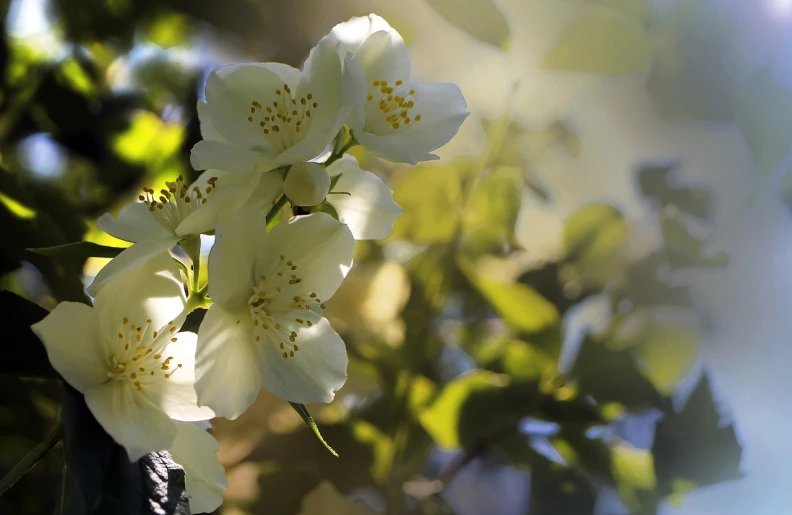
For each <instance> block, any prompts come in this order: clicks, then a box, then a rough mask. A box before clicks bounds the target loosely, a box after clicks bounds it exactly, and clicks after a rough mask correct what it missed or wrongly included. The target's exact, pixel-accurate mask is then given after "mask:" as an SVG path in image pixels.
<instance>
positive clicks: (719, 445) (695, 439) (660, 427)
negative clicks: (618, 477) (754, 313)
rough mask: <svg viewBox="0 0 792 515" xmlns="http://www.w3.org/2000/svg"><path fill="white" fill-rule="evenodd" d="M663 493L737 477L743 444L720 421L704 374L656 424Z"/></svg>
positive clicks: (656, 456) (657, 462) (731, 428)
mask: <svg viewBox="0 0 792 515" xmlns="http://www.w3.org/2000/svg"><path fill="white" fill-rule="evenodd" d="M652 454H653V455H654V469H655V474H656V476H657V485H658V489H659V491H660V493H661V494H662V495H667V494H670V493H672V492H674V493H676V492H679V491H680V490H682V489H683V487H684V489H687V490H690V489H692V488H693V487H694V486H695V488H701V487H704V486H709V485H714V484H718V483H721V482H724V481H732V480H735V479H740V478H742V477H743V474H742V473H741V472H740V459H741V457H742V448H741V447H740V443H739V441H738V440H737V435H736V433H735V431H734V426H733V425H723V424H722V423H721V416H720V414H719V413H718V409H717V407H716V405H715V402H714V400H713V397H712V390H711V388H710V383H709V379H708V377H707V375H706V374H705V375H703V376H702V378H701V380H700V381H699V383H698V385H697V386H696V388H695V389H694V390H693V392H692V393H691V394H690V397H689V398H688V400H687V403H685V407H684V408H683V409H682V410H681V411H680V412H678V413H669V414H667V415H665V417H663V419H662V420H661V421H660V422H659V423H658V424H657V428H656V430H655V440H654V444H653V446H652Z"/></svg>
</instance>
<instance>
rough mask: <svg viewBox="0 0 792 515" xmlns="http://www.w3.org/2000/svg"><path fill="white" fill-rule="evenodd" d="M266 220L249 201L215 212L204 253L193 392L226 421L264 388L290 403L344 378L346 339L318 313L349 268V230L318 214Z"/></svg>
mask: <svg viewBox="0 0 792 515" xmlns="http://www.w3.org/2000/svg"><path fill="white" fill-rule="evenodd" d="M266 226H267V224H266V220H265V217H264V215H263V214H262V213H261V212H260V211H259V210H257V209H255V208H246V209H242V210H240V211H238V212H233V213H232V212H226V213H222V214H221V215H220V216H219V217H218V222H217V227H216V231H215V234H216V240H215V244H214V247H213V248H212V251H211V252H210V254H209V276H210V277H211V280H210V282H209V296H210V297H211V298H212V301H213V302H214V304H213V305H212V307H211V308H210V309H209V312H208V313H207V314H206V317H205V318H204V320H203V323H202V324H201V328H200V330H199V332H198V351H197V355H196V375H197V381H196V390H197V392H198V401H199V403H200V404H201V405H206V406H210V407H212V409H214V410H215V411H216V413H217V414H218V416H223V417H226V418H230V419H233V418H236V417H238V416H239V415H241V414H242V413H243V412H244V411H245V410H246V409H247V408H248V406H250V405H251V404H252V403H253V401H254V400H255V399H256V396H257V395H258V392H259V390H260V389H261V388H262V386H264V387H266V388H267V389H268V390H269V391H271V392H272V393H274V394H275V395H277V396H279V397H281V398H283V399H286V400H289V401H292V402H302V403H304V402H330V401H331V400H332V399H333V396H334V392H335V391H336V390H338V389H339V388H340V387H341V386H342V385H343V384H344V382H345V381H346V366H347V355H346V349H345V347H344V342H343V341H342V340H341V338H340V337H339V336H338V334H336V332H335V331H334V330H333V329H332V327H330V323H329V322H328V321H327V320H326V319H325V318H323V317H322V315H321V310H322V309H324V304H323V302H324V301H325V300H327V299H329V298H330V297H331V296H332V295H333V293H335V291H336V289H337V288H338V286H339V285H340V284H341V281H343V279H344V277H345V276H346V274H347V272H348V271H349V268H350V267H351V266H352V254H353V252H354V247H355V241H354V238H353V237H352V234H351V233H350V232H349V229H348V228H347V227H346V225H344V224H341V223H339V222H338V221H336V220H334V219H333V218H332V217H331V216H329V215H327V214H325V213H315V214H312V215H308V216H301V217H296V218H293V219H291V220H289V221H288V222H284V223H281V224H279V225H277V226H275V228H274V229H272V231H271V232H270V233H269V234H267V232H266Z"/></svg>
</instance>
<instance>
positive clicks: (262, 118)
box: [247, 84, 319, 152]
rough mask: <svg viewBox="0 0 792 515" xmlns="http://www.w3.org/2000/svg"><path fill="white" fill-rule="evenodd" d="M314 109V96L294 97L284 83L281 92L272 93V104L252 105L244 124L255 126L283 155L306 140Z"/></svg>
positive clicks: (314, 114) (315, 108)
mask: <svg viewBox="0 0 792 515" xmlns="http://www.w3.org/2000/svg"><path fill="white" fill-rule="evenodd" d="M270 98H272V97H270ZM317 109H319V102H315V101H314V99H313V94H311V93H308V94H307V95H306V96H304V97H300V98H297V97H296V96H295V97H293V96H292V90H291V88H290V87H289V85H288V84H284V85H283V89H282V90H280V89H276V90H275V100H273V101H272V103H271V104H269V105H262V104H261V103H259V102H258V101H256V100H254V101H253V102H251V103H250V114H249V115H248V116H247V121H248V123H251V124H254V125H255V126H256V127H257V129H258V131H259V132H261V134H262V135H263V136H264V138H265V139H266V140H267V142H268V143H269V144H270V145H272V146H273V147H274V148H275V149H278V150H280V151H281V152H282V151H283V150H286V149H287V148H289V147H291V146H293V145H294V144H296V143H298V142H299V141H301V140H302V139H303V137H305V133H306V132H307V131H308V128H309V127H310V126H311V120H312V119H313V117H314V116H316V111H317Z"/></svg>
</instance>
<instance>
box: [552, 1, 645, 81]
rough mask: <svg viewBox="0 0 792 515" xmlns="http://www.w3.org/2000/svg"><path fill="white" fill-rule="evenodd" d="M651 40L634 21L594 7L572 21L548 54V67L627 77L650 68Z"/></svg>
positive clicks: (640, 25)
mask: <svg viewBox="0 0 792 515" xmlns="http://www.w3.org/2000/svg"><path fill="white" fill-rule="evenodd" d="M653 46H654V45H653V42H652V37H651V35H650V34H649V33H648V32H647V30H646V28H645V27H644V26H643V25H642V24H641V23H640V22H638V21H637V20H635V19H634V18H630V17H628V16H624V15H622V14H620V13H618V12H617V11H614V10H612V9H607V8H596V7H592V8H589V9H585V10H584V13H583V14H582V15H581V16H580V17H578V18H577V19H576V20H575V21H573V22H572V24H571V25H570V27H569V28H567V30H566V31H565V32H564V34H563V35H562V36H561V38H560V39H559V41H558V42H557V43H556V45H555V46H554V47H553V49H552V50H550V52H549V53H548V54H547V56H546V57H545V60H544V66H545V68H549V69H552V70H569V71H578V72H590V73H597V74H602V75H627V74H633V73H640V72H643V71H645V70H647V69H648V65H649V60H650V58H651V56H652V53H653V50H654V47H653Z"/></svg>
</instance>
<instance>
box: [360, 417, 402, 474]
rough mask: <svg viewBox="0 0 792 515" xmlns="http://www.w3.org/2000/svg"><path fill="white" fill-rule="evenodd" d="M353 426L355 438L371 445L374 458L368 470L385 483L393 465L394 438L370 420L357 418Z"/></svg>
mask: <svg viewBox="0 0 792 515" xmlns="http://www.w3.org/2000/svg"><path fill="white" fill-rule="evenodd" d="M351 426H352V433H353V434H354V435H355V438H356V439H357V440H358V441H359V442H361V443H363V444H367V445H369V446H371V450H372V451H373V453H374V455H373V458H374V459H373V461H372V463H371V468H370V469H369V471H368V472H369V473H370V474H371V477H372V478H373V479H374V480H375V481H376V482H377V483H378V484H380V485H384V484H385V483H387V481H388V476H389V473H390V470H391V467H392V466H393V463H392V458H393V440H391V439H390V438H389V437H388V436H387V435H386V434H384V433H383V432H382V431H380V430H379V429H377V428H376V427H375V426H374V425H372V424H369V423H368V422H364V421H362V420H356V421H355V422H354V423H353V424H352V425H351Z"/></svg>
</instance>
